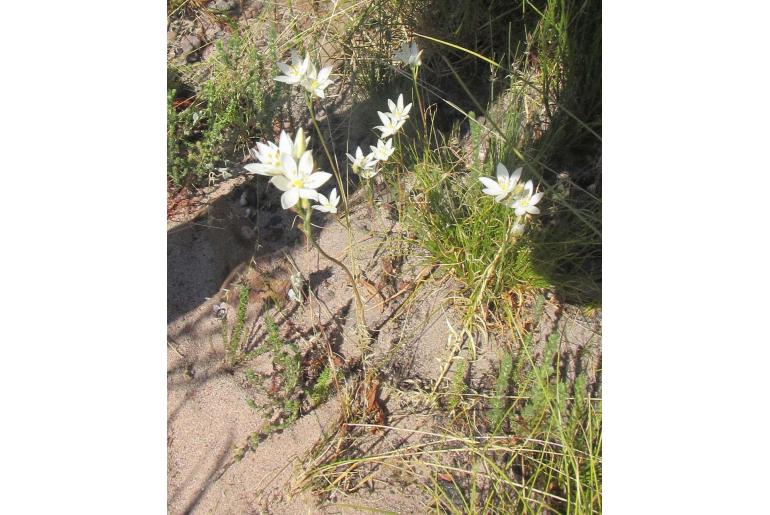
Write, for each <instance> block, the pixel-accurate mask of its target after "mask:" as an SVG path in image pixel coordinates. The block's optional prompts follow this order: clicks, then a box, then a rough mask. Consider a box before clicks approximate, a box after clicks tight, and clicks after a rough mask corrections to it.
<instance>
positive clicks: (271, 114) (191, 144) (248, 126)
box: [167, 30, 285, 187]
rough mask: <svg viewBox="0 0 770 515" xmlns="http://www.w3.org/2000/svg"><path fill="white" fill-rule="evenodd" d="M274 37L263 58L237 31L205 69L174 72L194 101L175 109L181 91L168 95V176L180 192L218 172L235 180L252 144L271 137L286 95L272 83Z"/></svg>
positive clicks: (188, 67)
mask: <svg viewBox="0 0 770 515" xmlns="http://www.w3.org/2000/svg"><path fill="white" fill-rule="evenodd" d="M269 36H270V38H269V43H268V52H264V50H260V49H259V48H258V47H257V43H256V40H255V39H254V38H253V37H250V35H249V34H243V33H240V32H238V31H237V30H236V31H234V32H233V33H232V35H231V36H230V37H229V38H228V39H227V40H226V41H225V42H222V41H218V42H217V44H216V54H215V55H214V56H213V57H211V58H209V59H207V60H206V62H205V63H197V64H194V65H176V67H172V68H171V69H170V73H171V76H172V77H174V78H176V82H178V83H180V85H182V86H184V89H185V90H186V91H187V95H190V96H188V98H186V99H185V98H181V99H180V100H187V103H189V105H188V106H187V107H183V108H181V107H180V108H174V100H175V99H176V98H177V95H178V94H180V89H177V88H173V89H169V91H168V108H167V127H168V135H167V137H168V155H167V174H168V176H169V178H170V179H171V181H172V182H173V184H174V185H175V186H177V187H181V186H183V185H185V184H188V183H193V184H200V183H202V182H203V181H204V180H206V179H208V178H210V177H213V176H216V175H217V170H218V169H219V168H224V169H226V170H227V171H226V172H225V173H229V174H233V172H234V170H233V169H232V165H233V162H237V161H240V160H241V159H242V157H243V156H244V155H245V154H246V152H247V149H248V148H249V147H250V146H251V142H252V138H254V137H259V136H260V135H264V134H267V135H269V137H272V126H273V120H274V119H275V117H276V115H277V113H278V111H279V107H280V104H281V102H282V101H283V95H285V92H284V93H281V92H280V91H278V90H275V88H274V87H273V85H272V83H273V81H272V80H270V79H271V75H272V73H273V69H274V63H275V61H276V45H275V37H274V33H273V32H272V31H271V32H269ZM183 78H184V79H183ZM181 105H184V104H181ZM220 173H221V172H220Z"/></svg>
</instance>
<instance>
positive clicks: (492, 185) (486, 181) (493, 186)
mask: <svg viewBox="0 0 770 515" xmlns="http://www.w3.org/2000/svg"><path fill="white" fill-rule="evenodd" d="M479 181H481V184H483V185H484V186H486V187H487V189H489V190H491V191H494V192H495V193H494V195H498V194H499V193H500V192H502V191H503V190H502V189H501V188H500V185H499V184H497V183H496V182H495V181H494V180H492V179H490V178H489V177H479ZM484 193H487V192H486V191H485V192H484ZM487 194H488V195H493V193H487Z"/></svg>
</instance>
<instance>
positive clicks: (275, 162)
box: [244, 141, 283, 176]
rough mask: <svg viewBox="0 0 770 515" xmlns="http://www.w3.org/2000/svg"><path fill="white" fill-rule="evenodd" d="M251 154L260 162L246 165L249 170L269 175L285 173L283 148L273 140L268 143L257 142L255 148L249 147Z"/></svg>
mask: <svg viewBox="0 0 770 515" xmlns="http://www.w3.org/2000/svg"><path fill="white" fill-rule="evenodd" d="M249 154H250V155H251V157H252V158H254V159H256V160H257V161H259V163H249V164H247V165H244V168H245V169H246V171H247V172H249V173H256V174H259V175H268V176H272V175H281V174H282V173H283V168H282V167H281V150H280V149H279V148H278V146H277V145H276V144H275V143H273V142H272V141H268V142H267V144H264V143H260V142H257V146H256V147H255V148H251V149H249Z"/></svg>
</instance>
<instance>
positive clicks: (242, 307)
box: [223, 285, 249, 365]
mask: <svg viewBox="0 0 770 515" xmlns="http://www.w3.org/2000/svg"><path fill="white" fill-rule="evenodd" d="M248 307H249V287H248V286H246V285H240V286H239V287H238V311H237V312H236V315H235V325H234V326H233V330H232V332H231V333H230V338H229V340H227V342H228V343H227V358H228V361H229V362H230V364H231V365H235V364H237V363H238V361H239V360H240V358H241V355H240V354H241V352H240V351H241V340H242V339H243V328H244V326H245V325H246V310H247V308H248ZM226 323H227V322H226V321H224V320H223V324H226ZM225 334H226V333H225Z"/></svg>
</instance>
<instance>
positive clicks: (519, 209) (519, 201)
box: [511, 181, 543, 216]
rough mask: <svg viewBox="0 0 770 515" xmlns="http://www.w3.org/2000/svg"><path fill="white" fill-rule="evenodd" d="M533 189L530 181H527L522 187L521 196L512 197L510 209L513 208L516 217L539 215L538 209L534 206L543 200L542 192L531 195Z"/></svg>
mask: <svg viewBox="0 0 770 515" xmlns="http://www.w3.org/2000/svg"><path fill="white" fill-rule="evenodd" d="M533 189H534V188H533V186H532V181H527V183H526V184H525V185H524V188H523V192H522V194H521V195H518V196H515V197H514V199H513V203H512V204H511V208H513V210H514V213H516V216H522V215H524V214H526V213H529V214H531V215H537V214H540V208H538V207H536V206H535V204H537V203H538V202H540V199H541V198H543V192H542V191H541V192H540V193H535V194H534V195H533V194H532V190H533Z"/></svg>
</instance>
